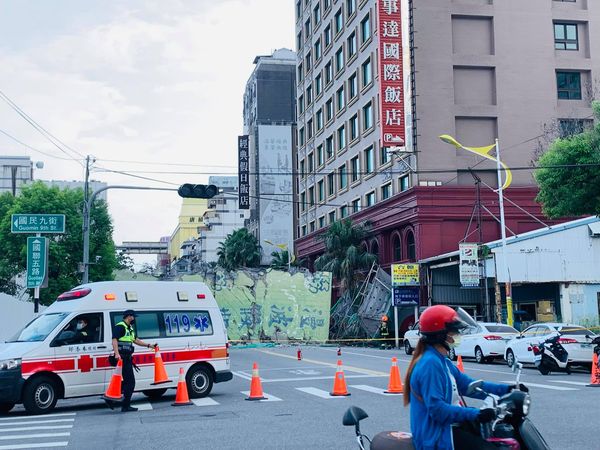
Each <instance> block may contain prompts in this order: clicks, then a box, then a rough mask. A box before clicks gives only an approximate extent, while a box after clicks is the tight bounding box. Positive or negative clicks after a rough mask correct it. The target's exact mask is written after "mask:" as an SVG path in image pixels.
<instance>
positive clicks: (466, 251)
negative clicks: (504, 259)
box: [458, 243, 480, 287]
mask: <svg viewBox="0 0 600 450" xmlns="http://www.w3.org/2000/svg"><path fill="white" fill-rule="evenodd" d="M477 248H478V245H477V244H468V243H463V244H459V246H458V251H459V254H460V265H459V272H460V284H462V285H463V286H464V287H476V286H479V277H480V272H479V258H478V256H477Z"/></svg>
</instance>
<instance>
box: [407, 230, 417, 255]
mask: <svg viewBox="0 0 600 450" xmlns="http://www.w3.org/2000/svg"><path fill="white" fill-rule="evenodd" d="M406 256H407V258H408V260H409V261H415V260H416V259H417V246H416V245H415V235H414V233H413V232H412V231H409V232H408V233H406Z"/></svg>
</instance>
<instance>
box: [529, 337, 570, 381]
mask: <svg viewBox="0 0 600 450" xmlns="http://www.w3.org/2000/svg"><path fill="white" fill-rule="evenodd" d="M531 349H532V350H533V355H534V363H535V367H537V368H538V370H539V371H540V373H541V374H542V375H549V374H550V372H559V371H562V372H566V373H567V374H568V375H570V374H571V367H570V366H569V352H567V350H565V348H564V347H563V346H562V344H561V343H560V334H556V335H555V336H552V337H550V338H549V339H546V340H545V341H543V342H540V343H539V344H531Z"/></svg>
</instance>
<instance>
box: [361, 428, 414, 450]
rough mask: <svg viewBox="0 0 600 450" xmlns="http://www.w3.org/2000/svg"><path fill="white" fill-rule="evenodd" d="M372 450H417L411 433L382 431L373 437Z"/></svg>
mask: <svg viewBox="0 0 600 450" xmlns="http://www.w3.org/2000/svg"><path fill="white" fill-rule="evenodd" d="M371 450H415V447H414V446H413V443H412V434H410V433H403V432H402V431H382V432H381V433H378V434H376V435H375V436H374V437H373V441H372V442H371Z"/></svg>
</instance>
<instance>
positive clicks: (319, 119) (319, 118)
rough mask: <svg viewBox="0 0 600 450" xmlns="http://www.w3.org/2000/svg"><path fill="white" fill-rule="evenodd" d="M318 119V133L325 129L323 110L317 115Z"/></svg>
mask: <svg viewBox="0 0 600 450" xmlns="http://www.w3.org/2000/svg"><path fill="white" fill-rule="evenodd" d="M316 118H317V131H321V130H322V129H323V110H322V109H319V110H318V111H317V114H316Z"/></svg>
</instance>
